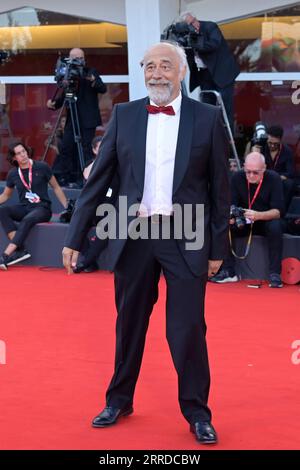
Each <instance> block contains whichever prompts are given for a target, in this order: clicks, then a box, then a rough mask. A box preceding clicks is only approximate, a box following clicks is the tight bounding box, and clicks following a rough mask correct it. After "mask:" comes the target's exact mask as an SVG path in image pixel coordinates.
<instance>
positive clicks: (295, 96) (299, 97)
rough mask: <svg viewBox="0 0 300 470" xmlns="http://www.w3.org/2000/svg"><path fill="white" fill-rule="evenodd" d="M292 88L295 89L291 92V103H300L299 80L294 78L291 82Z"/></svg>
mask: <svg viewBox="0 0 300 470" xmlns="http://www.w3.org/2000/svg"><path fill="white" fill-rule="evenodd" d="M292 88H296V90H295V91H294V92H293V93H292V96H291V100H292V103H293V104H299V103H300V80H294V81H293V83H292Z"/></svg>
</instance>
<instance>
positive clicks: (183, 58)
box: [140, 41, 188, 70]
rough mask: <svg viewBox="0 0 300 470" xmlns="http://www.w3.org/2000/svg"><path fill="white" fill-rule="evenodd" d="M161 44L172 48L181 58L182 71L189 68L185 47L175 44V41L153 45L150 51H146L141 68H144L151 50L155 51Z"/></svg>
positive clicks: (149, 48)
mask: <svg viewBox="0 0 300 470" xmlns="http://www.w3.org/2000/svg"><path fill="white" fill-rule="evenodd" d="M160 44H164V45H166V46H168V47H170V49H172V50H173V51H174V52H175V53H176V54H177V56H178V58H179V64H180V70H182V69H184V68H186V67H187V65H188V64H187V60H186V55H185V51H184V49H183V47H181V46H179V44H177V43H176V42H173V41H172V42H171V41H161V42H158V43H157V44H153V45H152V46H150V47H148V49H147V50H146V51H145V54H144V57H143V59H142V60H141V62H140V64H141V67H143V66H144V64H145V57H146V56H147V54H148V53H149V52H150V51H151V49H153V48H154V47H156V46H159V45H160Z"/></svg>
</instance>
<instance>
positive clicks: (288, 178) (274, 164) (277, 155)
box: [264, 125, 295, 210]
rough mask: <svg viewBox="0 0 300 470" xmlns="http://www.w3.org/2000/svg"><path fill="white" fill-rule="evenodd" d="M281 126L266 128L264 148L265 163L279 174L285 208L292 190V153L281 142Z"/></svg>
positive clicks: (293, 171) (293, 172)
mask: <svg viewBox="0 0 300 470" xmlns="http://www.w3.org/2000/svg"><path fill="white" fill-rule="evenodd" d="M282 138H283V128H282V127H281V126H278V125H276V126H270V127H268V129H267V145H266V148H265V153H264V155H265V159H266V165H267V168H268V169H269V170H274V171H276V173H278V174H279V175H280V178H281V180H282V184H283V195H284V201H285V209H286V210H287V209H288V206H289V204H290V201H291V199H292V196H293V192H294V177H295V169H294V155H293V152H292V150H291V149H290V147H289V146H288V145H287V144H284V143H283V142H282Z"/></svg>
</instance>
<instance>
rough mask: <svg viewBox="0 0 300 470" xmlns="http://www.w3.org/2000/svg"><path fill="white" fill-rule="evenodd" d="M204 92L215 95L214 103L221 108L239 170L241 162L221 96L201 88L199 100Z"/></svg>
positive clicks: (216, 92) (213, 91)
mask: <svg viewBox="0 0 300 470" xmlns="http://www.w3.org/2000/svg"><path fill="white" fill-rule="evenodd" d="M205 93H211V94H213V95H215V97H216V104H217V105H218V106H220V108H221V110H222V115H223V120H224V125H225V128H226V131H227V134H228V140H229V143H230V145H231V148H232V152H233V158H234V160H235V161H236V165H237V168H238V170H240V169H241V162H240V159H239V157H238V154H237V150H236V146H235V142H234V138H233V135H232V131H231V127H230V124H229V121H228V116H227V113H226V109H225V106H224V102H223V99H222V96H221V94H220V93H219V92H218V91H216V90H201V91H200V93H199V97H200V100H201V96H202V95H204V94H205Z"/></svg>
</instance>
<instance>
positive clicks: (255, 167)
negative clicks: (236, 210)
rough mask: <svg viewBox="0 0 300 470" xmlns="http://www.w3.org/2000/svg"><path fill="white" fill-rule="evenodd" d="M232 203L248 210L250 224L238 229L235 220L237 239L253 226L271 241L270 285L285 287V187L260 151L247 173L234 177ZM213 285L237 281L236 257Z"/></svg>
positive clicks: (249, 159)
mask: <svg viewBox="0 0 300 470" xmlns="http://www.w3.org/2000/svg"><path fill="white" fill-rule="evenodd" d="M231 193H232V196H231V197H232V200H231V202H232V204H233V205H234V206H236V207H242V208H244V209H245V212H244V217H245V218H246V221H247V222H248V223H247V224H245V225H242V226H239V227H237V226H236V224H235V219H232V220H231V227H232V229H231V230H232V234H233V235H234V236H247V235H249V233H250V227H251V226H252V231H253V233H254V234H256V235H263V236H265V237H267V240H268V250H269V286H270V287H274V288H278V287H282V286H283V284H282V281H281V277H280V274H281V254H282V226H281V221H280V216H281V215H282V214H283V211H284V198H283V188H282V181H281V179H280V176H279V175H278V174H277V173H275V172H274V171H271V170H266V163H265V158H264V156H263V155H262V154H261V153H259V152H251V153H249V155H247V157H246V160H245V165H244V169H243V171H239V172H237V173H236V174H234V175H233V177H232V181H231ZM211 281H212V282H216V283H219V284H223V283H225V282H237V281H238V277H237V275H236V273H235V268H234V257H233V255H230V256H229V257H228V258H227V259H226V260H225V261H224V263H223V265H222V268H221V270H220V271H219V273H218V274H217V275H216V276H213V277H212V278H211Z"/></svg>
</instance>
